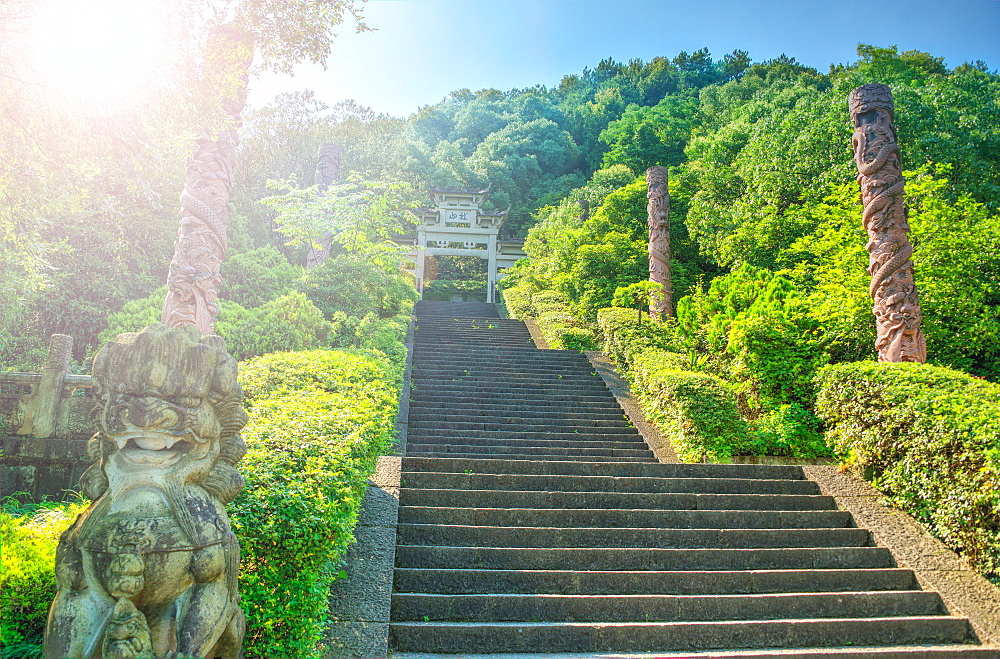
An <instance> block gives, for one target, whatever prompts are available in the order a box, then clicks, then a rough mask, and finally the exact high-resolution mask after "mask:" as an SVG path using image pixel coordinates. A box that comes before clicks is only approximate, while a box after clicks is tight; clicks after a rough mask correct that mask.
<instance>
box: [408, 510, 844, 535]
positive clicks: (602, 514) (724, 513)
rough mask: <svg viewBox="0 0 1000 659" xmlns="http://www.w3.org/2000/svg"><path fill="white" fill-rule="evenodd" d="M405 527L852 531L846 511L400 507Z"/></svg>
mask: <svg viewBox="0 0 1000 659" xmlns="http://www.w3.org/2000/svg"><path fill="white" fill-rule="evenodd" d="M399 521H400V522H401V523H405V524H456V525H457V524H460V525H467V526H490V527H504V526H512V527H561V528H572V527H576V528H584V527H594V528H624V529H628V528H662V529H820V528H852V527H853V526H854V523H853V519H852V517H851V514H850V513H849V512H847V511H844V510H809V511H805V510H788V511H784V510H782V511H779V510H753V511H751V510H648V509H642V508H638V509H634V510H627V509H621V508H614V509H603V508H580V509H576V510H565V509H562V508H452V507H450V506H449V507H444V506H412V505H402V506H400V508H399Z"/></svg>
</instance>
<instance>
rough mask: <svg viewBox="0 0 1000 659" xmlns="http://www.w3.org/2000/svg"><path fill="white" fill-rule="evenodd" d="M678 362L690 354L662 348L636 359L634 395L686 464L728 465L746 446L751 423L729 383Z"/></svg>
mask: <svg viewBox="0 0 1000 659" xmlns="http://www.w3.org/2000/svg"><path fill="white" fill-rule="evenodd" d="M678 358H680V359H684V356H683V355H678V354H677V353H671V352H667V351H665V350H660V349H657V348H649V349H647V350H645V351H643V352H642V353H639V354H637V355H635V361H634V364H633V367H632V368H631V369H630V371H629V376H630V379H631V381H632V383H633V385H634V386H633V393H635V394H636V397H637V398H638V399H639V401H640V403H641V404H642V409H643V412H645V414H646V416H647V417H649V418H650V419H651V420H652V421H653V422H654V423H656V425H657V427H659V428H660V430H661V431H662V432H663V434H664V435H665V436H666V437H668V438H669V439H670V442H671V444H672V445H673V447H674V450H675V451H676V452H677V456H678V457H679V458H680V459H681V460H682V461H684V462H701V461H703V460H713V461H724V460H726V459H728V458H729V457H730V456H732V455H734V454H736V453H737V452H738V451H739V449H740V447H741V446H742V445H743V444H744V443H745V442H746V437H747V434H748V430H747V426H746V423H744V421H743V420H742V419H740V415H739V414H738V413H737V411H736V403H735V401H734V399H733V395H732V392H730V391H729V390H728V388H727V386H726V383H725V382H724V381H723V380H721V379H719V378H717V377H715V376H714V375H710V374H708V373H695V372H693V371H684V370H681V369H679V368H677V367H676V363H677V359H678Z"/></svg>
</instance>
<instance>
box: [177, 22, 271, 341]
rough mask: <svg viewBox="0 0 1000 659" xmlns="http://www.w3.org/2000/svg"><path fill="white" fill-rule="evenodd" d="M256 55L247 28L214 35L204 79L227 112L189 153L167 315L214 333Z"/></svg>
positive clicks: (210, 38) (214, 32)
mask: <svg viewBox="0 0 1000 659" xmlns="http://www.w3.org/2000/svg"><path fill="white" fill-rule="evenodd" d="M252 59H253V46H252V44H251V43H250V41H249V38H248V35H246V33H244V32H242V31H240V30H237V29H235V28H232V27H228V26H223V27H221V28H217V29H216V30H214V31H213V32H212V34H211V35H210V37H209V42H208V45H207V47H206V58H205V69H206V70H205V76H204V83H205V86H206V87H207V88H208V89H209V90H211V91H212V92H214V93H213V94H212V96H213V97H216V96H217V97H218V101H219V103H220V104H221V106H222V109H223V110H224V111H225V117H224V121H223V123H222V125H221V127H219V128H218V130H217V131H215V132H216V133H217V134H216V136H215V137H214V138H213V136H212V135H211V134H209V133H208V132H205V133H203V134H202V136H201V137H199V138H198V139H197V140H196V146H195V150H194V154H193V155H192V156H191V158H190V159H188V164H187V181H186V182H185V184H184V190H183V192H181V226H180V229H179V230H178V231H177V242H176V243H175V246H174V258H173V260H172V261H171V262H170V271H169V273H168V275H167V286H168V287H169V290H168V291H167V298H166V300H165V301H164V304H163V316H162V320H163V323H164V324H166V325H169V326H170V327H179V326H181V325H196V326H197V327H198V329H200V330H201V331H202V333H203V334H213V333H214V325H215V318H216V316H217V315H218V313H219V306H218V303H217V302H216V299H217V298H218V293H219V286H220V285H221V284H222V276H221V274H220V272H219V266H220V264H221V263H222V260H223V258H225V255H226V245H227V235H226V229H227V225H228V222H229V191H230V188H231V187H232V176H233V166H234V163H235V160H236V146H237V145H238V144H239V134H238V130H239V127H240V125H241V118H242V113H243V107H244V105H246V93H247V81H248V79H249V77H248V76H249V69H250V62H251V60H252ZM213 109H215V108H213Z"/></svg>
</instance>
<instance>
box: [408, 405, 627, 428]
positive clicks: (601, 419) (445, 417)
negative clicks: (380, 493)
mask: <svg viewBox="0 0 1000 659" xmlns="http://www.w3.org/2000/svg"><path fill="white" fill-rule="evenodd" d="M425 421H442V422H448V421H464V422H467V423H470V422H474V421H487V422H491V423H522V422H530V423H533V424H536V425H537V424H539V423H547V424H554V423H567V422H569V423H573V422H579V423H591V424H599V423H622V424H628V423H629V420H628V417H626V416H625V415H623V414H621V410H619V411H618V413H617V414H616V413H615V412H614V410H608V411H607V412H601V413H594V412H557V411H555V410H543V411H540V412H518V413H517V414H511V413H498V412H492V411H487V410H477V411H473V410H469V411H468V413H466V414H450V413H448V412H447V411H445V410H444V409H442V408H437V410H436V411H434V412H430V411H427V408H416V406H411V407H410V419H409V422H410V423H419V422H425Z"/></svg>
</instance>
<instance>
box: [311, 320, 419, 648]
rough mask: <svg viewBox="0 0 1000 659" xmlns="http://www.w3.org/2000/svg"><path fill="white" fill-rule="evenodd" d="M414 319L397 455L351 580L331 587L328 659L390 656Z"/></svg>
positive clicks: (379, 472) (366, 526)
mask: <svg viewBox="0 0 1000 659" xmlns="http://www.w3.org/2000/svg"><path fill="white" fill-rule="evenodd" d="M414 325H415V323H414V320H413V319H411V320H410V326H409V328H408V329H407V332H406V339H405V340H404V343H405V345H406V368H405V370H404V371H403V386H402V387H401V389H400V393H399V410H398V412H397V413H396V427H395V430H396V450H395V452H394V454H392V455H384V456H382V457H381V458H379V460H378V464H377V466H376V468H375V473H374V474H373V475H372V477H371V479H369V481H368V489H367V490H366V491H365V498H364V501H363V502H362V503H361V511H360V513H359V514H358V525H357V527H355V529H354V537H355V539H356V542H355V543H354V544H352V545H351V546H350V548H348V550H347V556H346V557H345V560H344V565H343V569H344V570H345V571H346V572H347V577H345V578H343V579H337V580H336V581H334V582H333V585H332V586H331V588H330V613H329V617H328V624H327V629H326V632H325V634H324V639H323V640H324V644H325V645H326V648H327V650H326V652H325V653H324V655H323V656H324V659H332V658H333V657H387V656H388V655H389V615H390V604H391V598H392V579H393V570H394V568H395V566H396V527H397V525H398V520H399V482H400V472H401V470H402V457H401V456H403V455H405V453H406V428H407V422H408V421H409V413H410V377H411V374H412V371H413V332H414Z"/></svg>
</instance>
